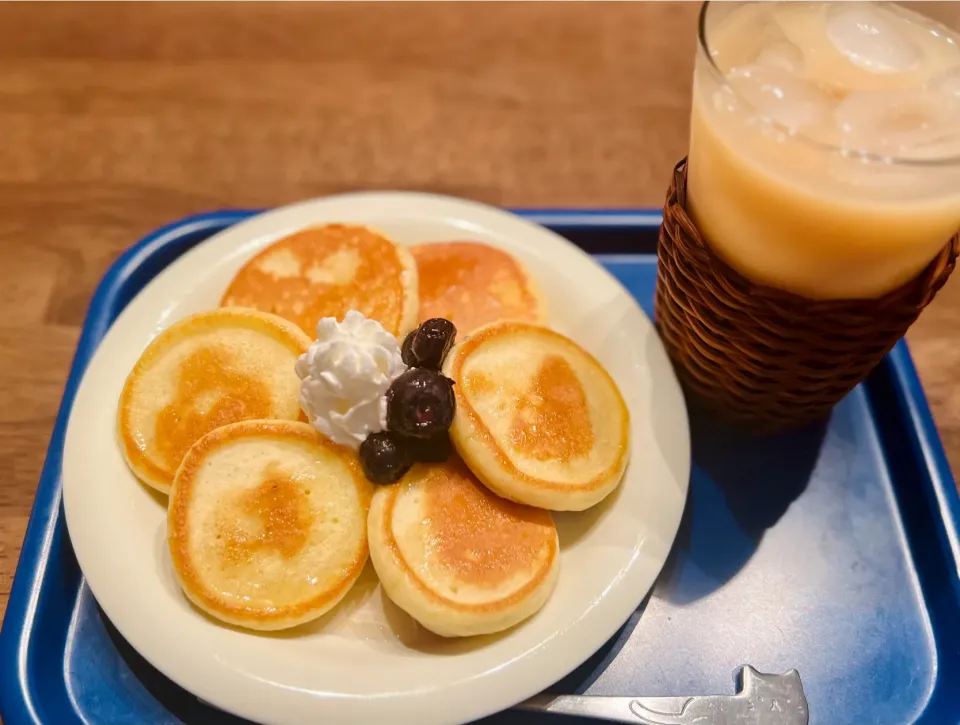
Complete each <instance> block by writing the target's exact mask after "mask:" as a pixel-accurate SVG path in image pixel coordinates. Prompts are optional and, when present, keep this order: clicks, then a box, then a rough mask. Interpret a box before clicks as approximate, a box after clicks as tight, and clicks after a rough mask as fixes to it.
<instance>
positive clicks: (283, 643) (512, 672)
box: [63, 192, 690, 725]
mask: <svg viewBox="0 0 960 725" xmlns="http://www.w3.org/2000/svg"><path fill="white" fill-rule="evenodd" d="M318 222H355V223H363V224H369V225H371V226H374V227H376V228H378V229H380V230H382V231H383V232H385V233H386V234H388V235H389V236H391V237H392V238H394V239H396V240H397V241H399V242H401V243H406V244H414V243H421V242H432V241H444V240H452V239H461V240H462V239H474V240H479V241H483V242H487V243H489V244H492V245H495V246H498V247H502V248H503V249H506V250H507V251H509V252H511V253H512V254H514V255H516V256H517V257H518V258H520V259H521V260H522V261H523V262H525V263H526V264H527V265H528V266H529V269H530V270H531V272H532V273H533V274H534V275H535V276H536V277H537V278H538V279H539V281H540V283H541V285H542V287H543V291H544V294H545V296H546V299H547V302H548V304H549V311H550V324H551V326H552V327H554V328H555V329H557V330H558V331H560V332H562V333H565V334H567V335H569V336H571V337H572V338H574V339H575V340H577V341H578V342H579V343H580V344H581V345H583V346H585V347H586V348H588V349H589V350H590V351H591V352H593V353H594V354H595V355H596V356H597V358H598V359H599V360H600V362H601V363H603V364H604V365H605V366H606V368H607V369H608V370H609V371H610V373H611V374H612V375H613V377H614V379H615V380H616V381H617V384H618V385H619V386H620V390H621V392H622V393H623V396H624V398H625V399H626V401H627V405H628V406H629V408H630V413H631V418H632V446H633V449H632V450H633V452H632V459H631V463H630V466H629V468H628V470H627V473H626V475H625V477H624V479H623V482H622V484H621V486H620V488H619V489H618V491H617V492H616V493H615V494H613V495H611V497H609V499H608V500H607V501H605V502H603V503H602V504H600V505H599V506H597V507H595V508H594V509H591V510H589V511H586V512H583V513H580V514H561V515H557V516H556V521H557V525H558V529H559V532H560V543H561V549H562V554H561V563H560V578H559V583H558V585H557V588H556V591H555V593H554V595H553V596H552V597H551V599H550V600H549V602H548V603H547V604H546V606H544V608H543V609H542V610H541V611H540V612H539V613H538V614H537V615H535V616H534V617H533V618H531V619H529V620H528V621H526V622H524V623H523V624H521V625H519V626H518V627H516V628H514V629H513V630H511V631H509V632H507V633H505V634H501V635H498V636H491V637H486V638H480V639H476V640H439V639H438V638H434V637H432V636H430V635H428V634H427V633H425V632H424V631H423V630H421V629H420V628H419V627H417V626H414V625H413V623H412V621H411V620H409V619H408V618H407V617H406V615H404V614H402V613H401V612H400V611H399V610H397V609H396V608H395V607H394V606H392V605H391V604H390V602H389V601H387V600H385V598H384V597H383V596H382V595H381V592H380V589H379V586H378V585H377V581H376V578H375V576H373V575H372V574H371V573H370V570H369V567H368V570H367V572H366V573H365V575H364V577H363V578H362V580H361V581H360V583H358V585H357V586H356V587H355V588H354V590H352V591H351V593H350V595H348V597H347V599H346V600H345V601H344V602H342V603H341V604H340V605H339V606H338V607H337V608H336V609H335V610H333V612H332V613H330V614H329V615H327V616H326V617H324V618H323V619H322V620H320V621H319V622H317V623H314V624H311V625H307V626H305V627H303V628H301V629H299V630H292V631H290V632H287V633H281V634H274V635H262V634H249V633H245V632H241V631H238V630H234V629H229V628H227V627H223V626H220V625H218V624H216V623H214V622H213V621H212V620H210V619H208V618H206V617H205V616H203V615H201V614H200V613H198V611H197V610H195V609H194V608H193V607H192V606H191V605H190V604H189V603H188V602H187V600H186V599H185V598H184V597H183V596H182V594H181V592H180V590H179V588H178V586H177V584H176V582H175V580H174V577H173V572H172V567H171V564H170V561H169V556H168V553H167V549H166V546H165V533H166V532H165V499H163V498H162V497H159V496H157V495H156V494H153V493H151V492H150V491H148V490H147V489H146V488H145V487H144V486H142V485H140V484H138V482H137V481H136V479H135V478H134V477H133V476H132V474H131V473H130V471H129V470H128V468H127V467H126V465H125V464H124V462H123V459H122V457H121V454H120V451H119V450H118V447H117V443H116V438H115V428H114V426H115V416H116V406H117V400H118V398H119V395H120V389H121V387H122V385H123V381H124V379H125V378H126V376H127V374H128V372H129V371H130V369H131V368H132V367H133V365H134V363H135V362H136V360H137V358H138V357H139V355H140V353H141V351H142V350H143V349H144V347H145V346H146V345H147V343H148V342H149V341H150V340H151V339H152V338H153V337H154V336H155V335H156V334H157V333H158V332H159V331H160V330H162V329H163V328H165V327H167V326H168V325H170V324H171V323H172V322H174V321H176V320H178V319H180V318H181V317H183V316H185V315H187V314H190V313H193V312H196V311H199V310H204V309H208V308H212V307H215V306H216V305H217V302H218V300H219V297H220V295H221V293H222V291H223V290H224V288H225V287H226V285H227V284H228V283H229V281H230V279H231V278H232V276H233V274H234V273H235V272H236V271H237V269H238V268H239V267H240V266H241V265H242V264H243V262H244V261H245V260H247V259H248V258H249V257H250V256H251V255H253V254H254V253H255V252H257V251H258V250H260V249H262V248H263V247H264V246H266V245H268V244H270V243H271V242H272V241H274V240H276V239H277V238H279V237H281V236H283V235H285V234H287V233H289V232H292V231H294V230H296V229H298V228H301V227H303V226H306V225H309V224H313V223H318ZM689 471H690V441H689V429H688V426H687V414H686V408H685V406H684V401H683V397H682V395H681V392H680V388H679V386H678V384H677V381H676V378H675V376H674V373H673V370H672V368H671V366H670V364H669V362H668V359H667V356H666V353H665V351H664V349H663V347H662V345H661V342H660V340H659V338H658V337H657V335H656V333H655V331H654V329H653V326H652V325H651V323H650V321H649V319H648V318H647V316H646V315H645V314H644V313H643V312H642V311H641V309H640V308H639V307H638V306H637V304H636V302H635V301H634V300H633V298H632V297H631V296H630V295H629V294H628V293H627V292H626V291H625V290H624V289H623V287H621V285H620V284H619V283H618V282H617V281H616V280H615V279H614V278H613V277H612V276H611V275H610V274H609V273H608V272H606V270H604V269H603V268H602V267H600V266H599V265H598V264H596V263H595V262H594V261H593V260H592V259H591V258H590V257H589V256H588V255H586V254H584V253H583V252H582V251H580V250H579V249H578V248H577V247H575V246H573V245H572V244H570V243H569V242H567V241H566V240H564V239H563V238H561V237H559V236H557V235H556V234H553V233H552V232H550V231H548V230H546V229H544V228H543V227H540V226H538V225H536V224H532V223H530V222H527V221H525V220H523V219H520V218H519V217H517V216H514V215H512V214H509V213H506V212H503V211H500V210H498V209H494V208H492V207H488V206H485V205H482V204H477V203H474V202H468V201H463V200H459V199H453V198H448V197H440V196H433V195H428V194H417V193H376V192H374V193H358V194H347V195H343V196H333V197H327V198H322V199H317V200H313V201H307V202H304V203H300V204H295V205H292V206H288V207H284V208H281V209H278V210H276V211H272V212H268V213H265V214H262V215H259V216H256V217H253V218H251V219H250V220H248V221H245V222H242V223H240V224H238V225H237V226H234V227H231V228H229V229H227V230H225V231H224V232H222V233H220V234H217V235H216V236H214V237H211V238H210V239H209V240H207V241H205V242H203V243H202V244H200V245H199V246H197V247H196V248H194V249H192V250H191V251H189V252H188V253H186V254H184V255H183V256H182V257H181V258H180V259H178V260H177V261H175V262H174V263H173V264H171V265H170V266H169V267H168V268H166V269H165V270H164V271H163V272H162V273H161V274H159V275H158V276H157V277H156V279H154V280H153V281H152V282H151V283H150V284H149V285H147V287H145V288H144V289H143V290H142V291H141V292H140V294H139V295H137V297H136V298H135V299H134V300H133V301H132V302H131V303H130V304H129V305H128V306H127V308H126V309H125V310H124V311H123V312H122V314H121V315H120V317H119V318H118V319H117V321H116V322H115V323H114V325H113V326H112V327H111V328H110V330H109V332H108V333H107V335H106V337H105V338H104V340H103V342H102V343H101V344H100V347H99V348H98V350H97V352H96V354H95V355H94V357H93V360H92V361H91V362H90V366H89V368H88V369H87V371H86V374H85V376H84V378H83V381H82V383H81V385H80V389H79V391H78V393H77V397H76V402H75V403H74V406H73V411H72V414H71V416H70V422H69V426H68V428H67V436H66V443H65V450H64V458H63V499H64V506H65V510H66V516H67V525H68V527H69V531H70V537H71V540H72V542H73V547H74V549H75V551H76V554H77V559H78V560H79V562H80V566H81V568H82V569H83V573H84V575H85V576H86V580H87V583H88V584H89V586H90V588H91V590H92V591H93V594H94V596H95V597H96V599H97V601H98V602H99V603H100V605H101V607H102V608H103V610H104V612H105V613H106V615H107V616H108V617H109V618H110V620H111V621H112V622H113V623H114V624H115V625H116V627H117V629H118V630H119V631H120V633H121V634H122V635H123V637H124V638H126V640H127V641H128V642H129V643H130V644H131V645H132V646H133V647H134V648H135V649H136V650H137V651H138V652H140V654H141V655H143V656H144V657H145V658H146V659H147V660H148V661H149V662H150V663H151V664H152V665H153V666H154V667H156V668H157V669H158V670H160V672H162V673H163V674H164V675H166V676H167V677H169V678H170V679H171V680H173V681H174V682H176V683H177V684H179V685H180V686H182V687H184V688H185V689H187V690H189V691H190V692H192V693H193V694H195V695H196V696H197V697H199V698H201V699H203V700H205V701H207V702H209V703H211V704H213V705H215V706H217V707H219V708H221V709H223V710H226V711H228V712H230V713H233V714H235V715H239V716H241V717H245V718H248V719H250V720H253V721H256V722H260V723H264V724H265V725H302V723H305V722H319V721H320V720H322V721H323V722H328V723H336V724H337V725H370V724H371V723H377V722H382V723H390V724H391V725H442V724H444V723H462V722H466V721H469V720H472V719H475V718H479V717H482V716H484V715H487V714H490V713H492V712H495V711H498V710H501V709H504V708H507V707H510V706H511V705H514V704H516V703H517V702H520V701H521V700H524V699H526V698H527V697H530V696H532V695H534V694H536V693H538V692H540V691H542V690H543V689H544V688H546V687H548V686H549V685H551V684H552V683H554V682H555V681H557V680H558V679H560V678H562V677H563V676H564V675H566V674H567V673H569V672H570V671H571V670H573V669H574V668H576V667H577V665H579V664H580V663H581V662H583V661H584V660H585V659H586V658H587V657H589V656H590V655H591V654H592V653H593V652H595V651H596V650H597V649H599V648H600V647H601V646H602V645H603V644H604V642H606V641H607V640H608V639H609V638H610V637H611V636H612V635H613V634H615V633H616V631H617V629H618V628H619V627H620V626H621V625H622V624H623V623H624V622H625V621H626V620H627V618H628V617H629V616H630V614H631V613H632V612H633V611H634V610H635V609H636V607H637V606H638V605H639V603H640V602H641V601H642V599H643V598H644V597H645V596H646V594H647V592H648V591H649V590H650V587H651V586H652V585H653V582H654V579H655V578H656V576H657V574H658V573H659V571H660V568H661V567H662V566H663V563H664V561H665V560H666V557H667V553H668V552H669V550H670V546H671V544H672V542H673V539H674V536H675V535H676V531H677V527H678V525H679V522H680V515H681V513H682V510H683V506H684V501H685V499H686V494H687V484H688V477H689Z"/></svg>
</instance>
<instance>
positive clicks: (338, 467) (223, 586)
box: [167, 420, 372, 630]
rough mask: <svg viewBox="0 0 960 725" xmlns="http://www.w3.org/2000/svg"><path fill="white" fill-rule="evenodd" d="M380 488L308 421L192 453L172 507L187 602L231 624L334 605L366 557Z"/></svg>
mask: <svg viewBox="0 0 960 725" xmlns="http://www.w3.org/2000/svg"><path fill="white" fill-rule="evenodd" d="M371 494H372V491H371V485H370V483H369V482H368V481H367V480H366V478H365V477H364V475H363V472H362V471H361V469H360V465H359V462H358V460H357V457H356V455H355V454H354V453H353V452H352V451H351V450H349V449H348V448H346V447H343V446H339V445H337V444H335V443H333V442H331V441H330V440H329V439H328V438H326V437H325V436H322V435H321V434H319V433H318V432H317V431H315V430H314V429H313V428H312V427H311V426H310V425H309V424H307V423H297V422H291V421H264V420H255V421H243V422H240V423H234V424H232V425H228V426H224V427H222V428H218V429H216V430H215V431H213V432H211V433H208V434H207V435H206V436H204V437H203V438H201V439H200V440H199V441H197V443H196V444H195V445H194V446H193V447H191V448H190V450H189V451H188V453H187V455H186V456H185V457H184V459H183V465H181V466H180V469H179V470H178V471H177V476H176V478H175V479H174V482H173V487H172V489H171V492H170V503H169V507H168V510H167V543H168V545H169V548H170V556H171V559H172V561H173V567H174V571H175V572H176V575H177V579H178V581H179V582H180V585H181V587H182V589H183V591H184V593H185V594H186V596H187V597H188V598H189V599H190V600H191V601H192V602H193V603H194V604H195V605H196V606H197V607H199V608H200V609H201V610H203V611H204V612H206V613H207V614H209V615H211V616H213V617H216V618H217V619H220V620H222V621H224V622H228V623H230V624H233V625H236V626H240V627H246V628H248V629H257V630H277V629H285V628H288V627H294V626H296V625H298V624H302V623H303V622H307V621H309V620H311V619H316V618H317V617H319V616H320V615H322V614H323V613H324V612H327V611H329V610H330V609H332V608H333V607H334V606H336V604H337V603H338V602H339V601H340V600H341V599H342V598H343V597H344V595H345V594H346V593H347V592H348V591H349V590H350V587H352V586H353V584H354V583H355V582H356V580H357V578H358V577H359V576H360V573H361V571H362V570H363V567H364V565H365V564H366V561H367V556H368V553H367V552H368V550H367V532H366V522H367V512H368V509H369V504H370V496H371Z"/></svg>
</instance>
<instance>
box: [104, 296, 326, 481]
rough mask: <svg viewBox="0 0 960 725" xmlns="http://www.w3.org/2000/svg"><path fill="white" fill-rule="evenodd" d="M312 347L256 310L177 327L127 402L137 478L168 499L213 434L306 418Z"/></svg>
mask: <svg viewBox="0 0 960 725" xmlns="http://www.w3.org/2000/svg"><path fill="white" fill-rule="evenodd" d="M309 346H310V338H308V337H307V336H306V335H305V334H304V333H303V331H302V330H300V328H298V327H297V326H296V325H294V324H293V323H292V322H288V321H287V320H284V319H283V318H281V317H277V316H276V315H269V314H266V313H264V312H258V311H257V310H249V309H242V308H220V309H217V310H212V311H210V312H201V313H199V314H195V315H191V316H189V317H187V318H185V319H183V320H180V321H179V322H177V323H175V324H173V325H171V326H170V327H169V328H167V329H166V330H164V331H163V332H162V333H160V334H159V335H158V336H157V337H156V338H155V339H154V340H153V341H152V342H151V343H150V344H149V345H148V346H147V348H146V349H145V350H144V351H143V354H142V355H141V356H140V359H139V360H137V363H136V365H134V367H133V370H132V371H131V372H130V375H129V376H128V377H127V380H126V382H125V383H124V386H123V391H122V392H121V394H120V401H119V405H118V409H117V434H118V437H119V440H120V448H121V450H122V451H123V454H124V457H125V458H126V461H127V464H128V465H129V466H130V468H131V470H132V471H133V472H134V474H135V475H136V476H137V477H138V478H139V479H140V480H141V481H143V482H144V483H146V484H148V485H150V486H152V487H154V488H156V489H158V490H159V491H163V492H164V493H165V492H167V490H168V489H169V488H170V483H171V482H172V481H173V476H174V474H175V473H176V470H177V467H178V466H179V465H180V462H181V461H182V460H183V456H184V454H186V452H187V449H189V448H190V446H191V445H193V444H194V443H195V442H196V441H197V440H198V439H199V438H200V437H201V436H203V435H204V434H206V433H208V432H210V431H211V430H213V429H214V428H218V427H219V426H221V425H226V424H227V423H234V422H236V421H239V420H250V419H256V418H284V419H288V420H296V419H297V418H299V417H300V415H301V413H300V400H299V392H300V379H299V378H298V377H297V374H296V370H295V369H294V366H295V365H296V361H297V357H298V356H299V355H301V354H303V353H304V352H306V350H307V348H308V347H309Z"/></svg>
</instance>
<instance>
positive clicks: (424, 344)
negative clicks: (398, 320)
mask: <svg viewBox="0 0 960 725" xmlns="http://www.w3.org/2000/svg"><path fill="white" fill-rule="evenodd" d="M456 337H457V328H456V326H455V325H454V324H453V323H452V322H450V320H445V319H443V318H442V317H434V318H432V319H430V320H427V321H426V322H424V323H423V324H421V325H420V327H418V328H417V329H416V330H414V331H413V332H411V333H410V334H409V335H407V336H406V338H405V339H404V341H403V345H402V346H401V348H400V355H401V356H402V357H403V362H404V363H405V364H406V365H409V366H410V367H412V368H428V369H430V370H439V369H440V366H441V365H443V359H444V358H445V357H446V356H447V353H448V352H450V348H451V347H453V342H454V340H455V339H456Z"/></svg>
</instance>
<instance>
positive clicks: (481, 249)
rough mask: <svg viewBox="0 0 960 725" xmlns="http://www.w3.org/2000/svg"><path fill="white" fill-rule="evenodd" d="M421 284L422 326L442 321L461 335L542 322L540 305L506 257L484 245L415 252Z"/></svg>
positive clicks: (522, 273) (442, 246)
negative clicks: (491, 326) (505, 322)
mask: <svg viewBox="0 0 960 725" xmlns="http://www.w3.org/2000/svg"><path fill="white" fill-rule="evenodd" d="M411 252H412V253H413V256H414V259H415V260H416V262H417V270H418V275H419V280H420V321H421V322H423V321H424V320H428V319H430V318H432V317H444V318H446V319H448V320H450V321H451V322H452V323H453V324H454V325H456V326H457V330H458V331H459V332H460V333H461V334H463V333H466V332H470V331H471V330H474V329H476V328H477V327H480V326H481V325H484V324H486V323H488V322H493V321H495V320H500V319H514V320H525V321H529V322H538V321H540V318H541V317H542V305H541V303H540V300H539V298H538V297H537V295H536V294H535V293H534V292H533V290H532V289H531V284H530V280H529V277H528V275H527V273H526V271H525V270H524V269H523V267H522V266H521V265H520V263H519V262H518V261H517V260H516V259H514V258H513V257H512V256H510V255H509V254H508V253H506V252H504V251H502V250H500V249H497V248H495V247H491V246H490V245H488V244H482V243H480V242H444V243H440V244H421V245H419V246H416V247H413V248H412V249H411Z"/></svg>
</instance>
